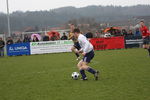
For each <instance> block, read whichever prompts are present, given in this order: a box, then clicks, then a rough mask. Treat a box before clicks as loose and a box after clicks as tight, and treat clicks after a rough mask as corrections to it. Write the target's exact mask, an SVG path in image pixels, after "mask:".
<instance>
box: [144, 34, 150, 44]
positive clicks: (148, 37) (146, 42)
mask: <svg viewBox="0 0 150 100" xmlns="http://www.w3.org/2000/svg"><path fill="white" fill-rule="evenodd" d="M149 43H150V36H147V37H145V38H143V44H149Z"/></svg>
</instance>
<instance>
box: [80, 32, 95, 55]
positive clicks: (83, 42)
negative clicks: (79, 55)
mask: <svg viewBox="0 0 150 100" xmlns="http://www.w3.org/2000/svg"><path fill="white" fill-rule="evenodd" d="M78 42H79V44H80V46H81V49H82V50H83V52H84V53H89V52H90V51H92V50H93V45H92V44H91V43H90V42H89V41H88V40H87V38H86V37H85V36H84V35H82V34H79V37H78Z"/></svg>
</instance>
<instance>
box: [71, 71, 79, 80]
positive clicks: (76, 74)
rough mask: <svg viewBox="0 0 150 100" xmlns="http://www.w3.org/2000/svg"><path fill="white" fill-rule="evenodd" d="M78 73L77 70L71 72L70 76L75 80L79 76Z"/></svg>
mask: <svg viewBox="0 0 150 100" xmlns="http://www.w3.org/2000/svg"><path fill="white" fill-rule="evenodd" d="M79 75H80V74H79V73H78V72H73V73H72V74H71V77H72V79H74V80H77V79H78V78H79Z"/></svg>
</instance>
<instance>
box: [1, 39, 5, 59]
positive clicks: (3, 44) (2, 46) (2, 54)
mask: <svg viewBox="0 0 150 100" xmlns="http://www.w3.org/2000/svg"><path fill="white" fill-rule="evenodd" d="M4 46H5V42H4V41H3V39H2V38H1V37H0V57H4Z"/></svg>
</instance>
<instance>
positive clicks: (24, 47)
mask: <svg viewBox="0 0 150 100" xmlns="http://www.w3.org/2000/svg"><path fill="white" fill-rule="evenodd" d="M7 55H8V56H17V55H30V43H17V44H11V45H7Z"/></svg>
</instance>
